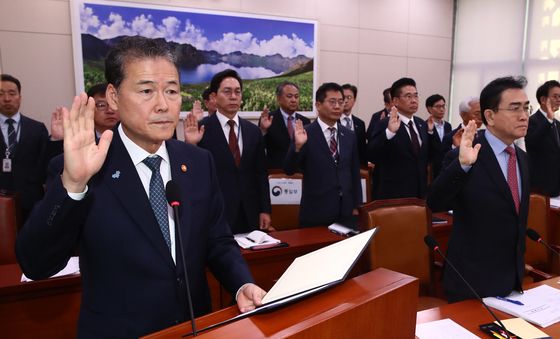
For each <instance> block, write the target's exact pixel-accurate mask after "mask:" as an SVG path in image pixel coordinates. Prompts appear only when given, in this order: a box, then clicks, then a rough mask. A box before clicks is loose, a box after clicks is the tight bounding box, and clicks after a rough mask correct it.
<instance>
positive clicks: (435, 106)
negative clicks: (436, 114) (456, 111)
mask: <svg viewBox="0 0 560 339" xmlns="http://www.w3.org/2000/svg"><path fill="white" fill-rule="evenodd" d="M432 107H433V108H437V109H442V108H445V104H443V105H433V106H432Z"/></svg>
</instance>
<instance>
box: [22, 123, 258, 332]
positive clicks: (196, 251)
mask: <svg viewBox="0 0 560 339" xmlns="http://www.w3.org/2000/svg"><path fill="white" fill-rule="evenodd" d="M166 145H167V150H168V153H169V157H170V162H171V177H172V179H173V180H174V181H175V182H177V183H178V184H179V186H180V187H181V189H182V192H183V195H182V199H181V206H180V208H179V214H180V219H181V228H182V236H183V244H184V246H185V256H186V258H187V259H188V263H187V267H188V273H189V284H190V289H191V294H192V297H193V308H194V311H195V314H196V315H198V316H199V315H202V314H204V313H207V312H209V311H210V310H211V304H210V294H209V289H208V284H207V281H206V272H205V269H206V267H208V268H209V269H210V270H211V271H212V272H213V273H214V275H216V276H217V278H218V279H219V280H220V281H221V282H222V283H224V284H225V286H226V287H227V289H228V290H229V291H230V292H232V293H235V292H236V291H237V289H238V288H239V287H241V286H242V285H243V284H244V283H246V282H250V281H252V278H251V274H250V272H249V270H248V267H247V265H246V263H245V261H244V260H243V257H242V256H241V254H240V252H239V249H238V247H237V244H236V243H235V241H234V240H233V238H232V236H231V232H230V230H229V227H228V225H227V223H226V221H225V220H224V218H223V210H224V207H223V200H222V196H221V194H220V191H219V187H218V179H217V176H216V171H215V168H214V164H213V161H212V157H211V155H210V154H209V153H208V152H206V151H203V150H201V149H199V148H197V147H194V146H191V145H187V144H185V143H183V142H179V141H175V140H168V141H166ZM182 165H186V166H187V171H186V172H182V171H181V166H182ZM116 173H119V174H120V175H119V176H118V177H116ZM176 239H177V238H176ZM176 244H178V241H176ZM76 245H79V247H80V272H81V275H82V286H83V292H82V303H81V310H80V320H79V324H78V335H79V337H86V338H102V337H118V338H132V337H138V336H141V335H144V334H147V333H150V332H153V331H157V330H160V329H163V328H165V327H168V326H171V325H174V324H175V323H176V322H182V321H185V320H188V319H189V318H190V317H189V315H188V314H189V312H188V307H187V306H186V305H187V303H186V297H185V295H186V289H185V283H184V279H183V269H182V261H181V258H180V255H179V254H177V256H176V258H177V264H176V265H175V264H174V263H173V260H172V257H171V253H170V252H169V249H168V247H167V245H166V244H165V240H164V239H163V236H162V234H161V231H160V229H159V226H158V224H157V221H156V218H155V216H154V213H153V212H152V208H151V206H150V202H149V201H148V197H147V195H146V192H145V190H144V188H143V187H142V183H141V181H140V178H139V177H138V174H137V172H136V169H135V167H134V165H133V163H132V161H131V159H130V156H129V154H128V152H127V151H126V148H125V147H124V145H123V143H122V141H121V139H120V137H119V134H118V133H115V135H114V137H113V141H112V143H111V147H110V149H109V153H108V155H107V159H106V160H105V163H104V164H103V166H102V167H101V169H100V171H99V172H98V173H97V174H96V175H94V176H93V178H92V179H91V180H90V182H89V184H88V192H87V195H86V197H85V198H84V199H83V200H81V201H74V200H72V199H71V198H69V197H68V195H67V193H66V190H65V189H64V187H63V186H62V182H61V180H60V178H59V177H57V178H55V179H54V180H53V181H52V186H51V187H49V189H48V190H47V193H46V196H45V198H44V199H43V200H42V201H41V202H40V203H39V204H38V205H37V206H36V208H35V209H34V210H33V213H32V215H31V217H30V219H29V220H28V222H27V223H26V224H25V226H24V227H23V229H22V230H21V232H20V233H19V235H18V238H17V246H16V249H17V257H18V261H19V263H20V265H21V267H22V269H23V271H24V272H25V274H26V275H28V276H29V277H30V278H32V279H44V278H46V277H48V276H50V275H52V274H54V273H56V272H58V271H59V270H60V269H62V268H63V267H64V265H65V264H66V262H67V260H68V258H69V257H70V255H72V253H73V251H74V248H75V247H76ZM177 253H178V252H177Z"/></svg>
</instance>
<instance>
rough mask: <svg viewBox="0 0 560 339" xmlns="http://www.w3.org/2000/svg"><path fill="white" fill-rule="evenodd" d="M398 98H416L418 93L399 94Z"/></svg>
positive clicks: (407, 99) (408, 99)
mask: <svg viewBox="0 0 560 339" xmlns="http://www.w3.org/2000/svg"><path fill="white" fill-rule="evenodd" d="M399 98H404V99H405V100H406V101H411V100H412V99H414V100H418V93H415V94H412V93H407V94H405V95H399Z"/></svg>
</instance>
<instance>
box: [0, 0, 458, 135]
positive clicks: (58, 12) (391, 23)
mask: <svg viewBox="0 0 560 339" xmlns="http://www.w3.org/2000/svg"><path fill="white" fill-rule="evenodd" d="M135 2H142V3H152V4H159V5H170V6H183V7H192V8H202V9H213V10H224V11H233V12H244V13H254V14H265V15H279V16H287V17H295V18H300V19H312V20H317V21H318V22H319V43H318V46H319V56H318V60H317V65H318V69H319V72H318V73H319V79H318V80H319V84H320V83H322V82H325V81H335V82H339V83H341V84H342V83H346V82H350V83H353V84H355V85H356V86H358V90H359V93H358V102H357V115H358V116H360V117H362V118H363V119H364V120H366V123H367V122H369V119H370V116H371V113H373V112H375V111H377V110H379V109H380V108H381V107H382V105H383V101H382V95H381V92H382V91H383V89H385V88H386V87H389V86H390V85H391V83H392V82H393V81H394V80H396V79H397V78H399V77H402V76H410V77H413V78H415V79H416V81H417V83H418V91H419V93H420V96H421V101H422V105H421V109H420V115H421V116H424V117H425V116H426V114H425V109H424V105H423V100H424V99H425V98H427V97H428V96H429V95H431V94H433V93H440V94H442V95H443V96H445V97H448V96H449V78H450V69H451V46H452V31H453V29H452V24H453V0H392V1H386V0H345V1H334V0H281V1H278V0H159V1H158V0H151V1H149V0H140V1H135ZM69 8H70V6H69V1H68V0H18V1H2V4H1V5H0V57H1V59H0V61H1V63H0V68H1V71H2V72H5V73H9V74H12V75H14V76H16V77H17V78H19V79H20V80H21V81H22V86H23V89H22V95H23V104H22V112H24V114H27V115H29V116H31V117H34V118H36V119H39V120H42V121H44V122H48V119H49V116H50V112H51V111H52V110H53V108H54V107H56V106H57V105H69V104H70V102H71V100H72V96H73V95H74V92H75V90H74V75H73V74H74V70H73V62H72V43H71V28H70V9H69ZM47 126H48V124H47Z"/></svg>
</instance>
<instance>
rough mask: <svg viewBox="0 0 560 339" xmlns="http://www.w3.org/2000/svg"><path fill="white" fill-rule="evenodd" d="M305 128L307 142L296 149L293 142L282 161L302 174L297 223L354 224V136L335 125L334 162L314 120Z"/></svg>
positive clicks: (357, 192) (357, 190)
mask: <svg viewBox="0 0 560 339" xmlns="http://www.w3.org/2000/svg"><path fill="white" fill-rule="evenodd" d="M305 130H306V131H307V142H306V143H305V145H304V146H303V147H302V149H301V150H300V151H299V152H296V151H295V145H294V143H292V145H290V149H289V150H288V154H287V155H286V161H285V163H284V171H285V172H286V173H287V174H293V173H295V172H302V173H303V186H302V191H303V192H302V197H301V205H300V214H299V219H300V225H301V226H318V225H323V226H328V225H330V224H332V223H333V222H340V223H343V224H346V225H349V226H353V225H352V222H353V217H352V209H354V208H357V207H358V205H360V204H361V202H362V187H361V184H360V161H359V158H358V148H357V146H356V137H354V133H352V131H350V130H348V129H347V128H346V127H343V126H341V125H340V124H338V145H339V159H338V162H335V160H334V159H333V157H332V155H331V152H330V149H329V146H328V145H327V142H326V140H325V136H324V135H323V131H322V130H321V126H320V125H319V123H318V122H317V120H315V121H314V122H313V123H311V124H310V125H309V126H307V127H306V128H305Z"/></svg>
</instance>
